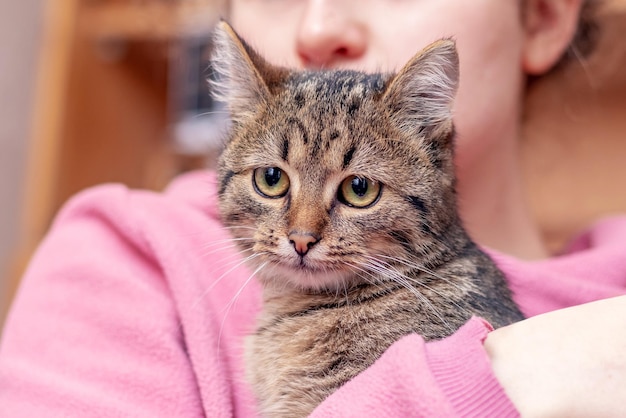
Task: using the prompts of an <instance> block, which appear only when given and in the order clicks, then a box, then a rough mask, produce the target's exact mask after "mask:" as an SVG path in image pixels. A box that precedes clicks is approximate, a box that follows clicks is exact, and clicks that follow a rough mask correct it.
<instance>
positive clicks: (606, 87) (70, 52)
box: [0, 0, 626, 306]
mask: <svg viewBox="0 0 626 418" xmlns="http://www.w3.org/2000/svg"><path fill="white" fill-rule="evenodd" d="M606 1H607V7H606V8H605V10H604V11H603V13H602V17H601V24H602V26H603V27H604V36H603V37H602V39H601V42H600V45H599V46H598V49H597V51H596V52H595V53H594V54H593V55H592V56H591V57H590V58H589V60H588V61H587V60H584V61H582V62H580V63H574V64H572V65H569V66H568V67H566V68H563V69H561V70H559V71H556V72H554V73H553V74H551V75H549V76H547V77H545V78H543V79H541V80H539V81H537V82H536V83H534V85H533V86H532V88H531V90H530V92H529V96H528V102H527V108H526V123H525V126H524V141H523V143H522V152H523V156H524V159H523V169H524V174H525V178H526V181H527V186H528V193H529V196H530V203H531V205H532V208H533V210H534V213H535V216H536V217H537V220H538V222H539V223H540V225H541V226H542V228H543V231H544V235H545V239H546V241H547V242H548V243H549V245H550V247H551V248H552V249H554V250H557V249H558V248H560V247H561V246H562V245H563V243H564V242H565V241H566V240H567V239H568V238H569V237H571V236H572V234H573V233H575V232H576V231H577V230H579V229H581V228H582V227H584V226H585V225H586V224H587V223H588V222H589V221H590V220H592V219H595V218H596V217H598V216H600V215H604V214H607V213H611V212H617V211H620V212H623V211H626V193H624V192H623V185H624V184H626V167H625V162H626V140H624V135H625V132H626V113H625V112H626V72H625V71H623V70H622V68H625V67H626V41H622V39H626V0H606ZM219 3H220V2H219V1H218V0H203V1H200V0H177V1H176V0H64V1H62V2H57V1H52V0H49V1H48V2H47V19H46V27H47V29H46V31H45V36H44V38H43V42H44V43H43V45H42V53H41V61H40V74H39V79H38V81H37V86H38V87H37V89H38V90H37V98H36V103H37V104H36V109H35V117H34V123H33V138H32V145H31V155H30V164H29V168H28V182H27V188H26V198H25V202H24V218H23V224H22V232H21V238H22V240H21V243H20V247H19V251H18V255H17V261H16V263H15V269H14V271H13V273H12V274H11V277H12V280H13V283H14V285H15V286H17V281H18V277H19V276H20V275H21V272H22V271H23V267H24V266H25V264H26V262H27V260H28V258H29V257H30V255H31V254H32V251H33V249H34V248H35V247H36V245H37V243H38V242H39V241H40V239H41V238H42V236H43V235H44V233H45V231H46V230H47V228H48V226H49V224H50V221H51V219H52V218H53V216H54V214H55V212H56V211H57V210H58V208H59V207H60V206H61V205H62V204H63V202H65V201H66V200H67V199H68V198H69V197H70V196H71V195H73V194H75V193H76V192H78V191H79V190H81V189H83V188H85V187H88V186H91V185H94V184H98V183H103V182H111V181H116V182H122V183H125V184H127V185H129V186H131V187H142V188H149V189H160V188H161V187H163V185H164V184H166V183H167V181H168V180H169V179H170V178H171V177H173V176H174V175H175V174H177V173H178V172H180V171H183V170H185V169H187V168H188V167H189V166H192V165H193V160H190V159H189V158H183V157H182V156H180V155H176V154H175V153H174V152H172V149H171V146H170V142H169V140H168V124H169V121H168V111H167V109H168V100H167V96H168V93H167V80H168V70H167V62H168V59H169V57H170V54H172V53H174V52H175V49H173V48H172V46H173V45H174V43H175V41H176V40H177V39H180V38H181V37H184V36H192V35H194V34H197V33H201V32H203V31H206V30H208V29H209V28H210V27H211V26H212V24H213V23H214V22H215V21H216V19H217V16H218V13H219V10H220V6H221V5H220V4H219ZM555 193H558V198H555V197H554V194H555ZM0 306H1V304H0ZM5 306H6V304H5Z"/></svg>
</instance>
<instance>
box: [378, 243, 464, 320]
mask: <svg viewBox="0 0 626 418" xmlns="http://www.w3.org/2000/svg"><path fill="white" fill-rule="evenodd" d="M379 256H380V257H384V258H392V259H393V260H394V261H398V262H402V261H404V260H402V259H398V258H394V257H386V256H383V255H379ZM379 261H380V262H381V263H383V264H385V265H387V266H389V268H390V269H394V267H393V266H392V265H391V264H389V263H386V262H384V261H382V260H379ZM407 263H408V262H407ZM409 267H412V268H415V269H416V270H420V271H422V272H424V273H427V274H431V275H432V276H433V277H436V278H438V279H440V280H442V281H443V282H445V283H448V284H450V285H452V286H454V287H455V288H457V289H459V290H462V291H464V289H462V288H461V287H460V286H458V285H457V284H456V283H454V282H452V281H451V280H449V279H445V278H443V277H442V276H440V275H437V274H435V273H434V272H430V273H429V272H427V271H424V270H421V269H420V267H421V266H418V265H415V264H413V263H410V265H409ZM424 268H425V267H424ZM394 270H395V269H394ZM426 270H428V269H426ZM396 271H397V270H396ZM429 271H430V270H429ZM398 274H402V276H403V277H404V278H405V279H406V280H408V281H409V282H410V283H412V284H413V285H417V286H420V287H423V288H424V289H427V290H429V291H430V292H432V293H434V294H436V295H438V296H440V297H441V298H442V300H445V301H446V302H447V303H450V304H452V305H453V306H455V307H457V308H458V309H459V310H463V308H462V307H461V306H459V305H458V304H457V303H456V302H454V301H449V300H448V298H447V297H446V295H444V294H443V293H441V292H440V291H438V290H437V289H435V288H434V287H432V286H429V285H427V284H426V283H424V282H422V281H420V280H418V279H417V278H415V277H410V276H407V275H406V274H403V273H400V272H399V271H398Z"/></svg>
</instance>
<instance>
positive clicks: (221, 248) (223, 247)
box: [200, 243, 252, 257]
mask: <svg viewBox="0 0 626 418" xmlns="http://www.w3.org/2000/svg"><path fill="white" fill-rule="evenodd" d="M223 244H224V243H222V245H221V246H219V247H218V248H213V249H212V250H210V251H203V252H201V253H200V256H201V257H208V256H210V255H212V254H215V253H219V252H220V251H226V250H230V249H231V248H237V249H238V250H239V252H242V251H252V247H250V248H241V245H240V244H237V243H234V244H231V245H223ZM231 256H232V254H231Z"/></svg>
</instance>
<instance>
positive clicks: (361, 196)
mask: <svg viewBox="0 0 626 418" xmlns="http://www.w3.org/2000/svg"><path fill="white" fill-rule="evenodd" d="M381 188H382V187H381V184H380V183H379V182H377V181H373V180H369V179H366V178H363V177H358V176H350V177H348V178H346V179H345V180H344V181H342V182H341V186H339V193H338V197H339V201H340V202H341V203H343V204H345V205H348V206H351V207H355V208H366V207H368V206H371V205H373V204H374V203H376V201H377V200H378V197H379V196H380V191H381Z"/></svg>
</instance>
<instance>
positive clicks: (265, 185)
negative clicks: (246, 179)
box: [252, 167, 289, 198]
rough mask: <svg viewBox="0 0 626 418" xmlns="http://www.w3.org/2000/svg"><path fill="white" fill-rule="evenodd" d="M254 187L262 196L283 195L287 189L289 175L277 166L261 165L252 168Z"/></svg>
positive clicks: (273, 196) (274, 196) (275, 196)
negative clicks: (260, 166)
mask: <svg viewBox="0 0 626 418" xmlns="http://www.w3.org/2000/svg"><path fill="white" fill-rule="evenodd" d="M252 181H253V183H254V188H255V190H256V191H257V193H259V194H260V195H261V196H263V197H269V198H278V197H283V196H284V195H286V194H287V191H288V190H289V177H288V176H287V174H285V173H284V172H283V170H281V169H280V168H278V167H263V168H257V169H255V170H254V174H253V176H252Z"/></svg>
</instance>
